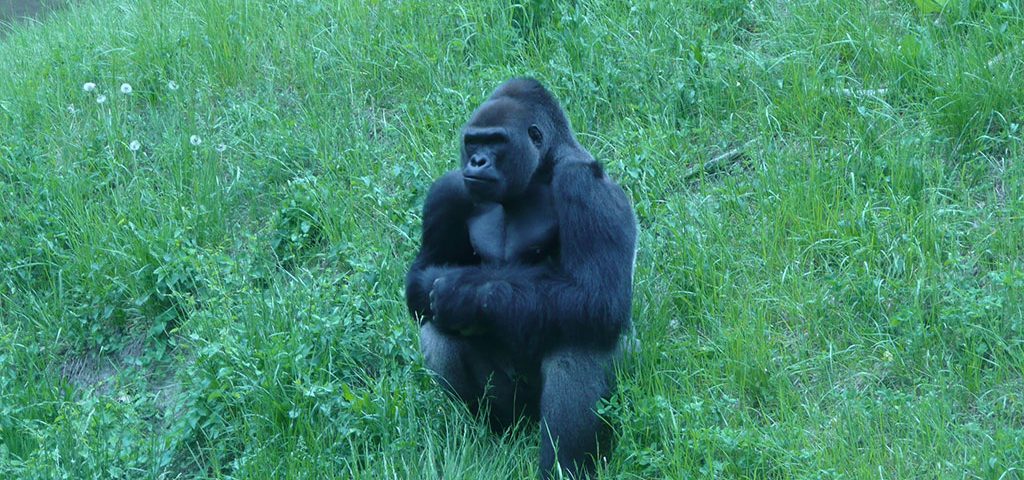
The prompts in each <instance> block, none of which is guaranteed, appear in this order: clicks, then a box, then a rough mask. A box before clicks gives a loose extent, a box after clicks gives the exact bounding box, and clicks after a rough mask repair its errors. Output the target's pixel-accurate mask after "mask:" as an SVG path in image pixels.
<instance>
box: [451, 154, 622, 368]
mask: <svg viewBox="0 0 1024 480" xmlns="http://www.w3.org/2000/svg"><path fill="white" fill-rule="evenodd" d="M552 190H553V193H554V203H555V208H556V210H557V212H558V223H559V241H560V249H561V251H560V261H559V264H558V265H554V266H523V265H509V266H486V265H485V266H482V267H475V268H465V269H460V270H458V271H454V272H452V273H451V275H447V276H445V277H442V280H441V281H439V282H438V284H436V285H435V287H434V305H435V307H436V312H435V313H436V315H435V318H434V322H435V324H437V325H439V326H441V327H442V328H446V329H451V330H469V329H475V328H478V327H479V328H482V329H490V330H493V331H494V332H495V333H496V334H497V336H499V338H503V339H505V340H506V341H507V342H509V343H510V344H512V345H513V346H514V347H519V348H527V349H537V348H544V347H545V346H546V345H550V344H552V343H559V344H563V343H566V342H568V343H599V344H609V343H611V342H614V341H615V340H617V338H618V336H619V335H620V334H621V333H622V332H623V330H624V329H625V328H627V327H628V325H629V315H630V308H631V305H630V302H631V298H632V270H633V255H634V251H635V247H636V222H635V219H634V217H633V213H632V210H631V208H630V205H629V201H628V200H627V198H626V195H625V193H623V191H622V189H620V188H619V187H618V186H617V185H615V184H614V183H612V182H611V181H610V180H608V179H607V177H605V176H604V172H603V171H602V170H601V167H600V165H599V164H598V163H596V162H594V161H593V160H589V156H588V158H587V159H586V160H584V159H579V160H577V159H573V160H570V161H568V162H564V163H561V164H559V165H558V166H556V167H555V174H554V178H553V181H552Z"/></svg>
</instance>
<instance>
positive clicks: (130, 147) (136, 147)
mask: <svg viewBox="0 0 1024 480" xmlns="http://www.w3.org/2000/svg"><path fill="white" fill-rule="evenodd" d="M140 148H142V144H141V143H139V141H138V140H132V143H129V144H128V150H131V151H133V152H137V151H139V149H140Z"/></svg>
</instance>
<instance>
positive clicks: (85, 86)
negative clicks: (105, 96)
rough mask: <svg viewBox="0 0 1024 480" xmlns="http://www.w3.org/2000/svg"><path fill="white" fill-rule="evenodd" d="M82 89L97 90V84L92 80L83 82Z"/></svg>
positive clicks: (87, 90)
mask: <svg viewBox="0 0 1024 480" xmlns="http://www.w3.org/2000/svg"><path fill="white" fill-rule="evenodd" d="M82 90H84V91H86V92H91V91H93V90H96V84H95V83H92V82H85V83H83V84H82Z"/></svg>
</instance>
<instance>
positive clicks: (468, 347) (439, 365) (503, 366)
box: [420, 322, 537, 432]
mask: <svg viewBox="0 0 1024 480" xmlns="http://www.w3.org/2000/svg"><path fill="white" fill-rule="evenodd" d="M420 349H421V351H422V352H423V358H424V360H425V363H426V365H427V368H429V369H430V370H431V371H432V372H434V374H435V376H436V378H437V381H438V382H439V383H440V384H441V385H443V386H444V387H445V388H447V389H448V391H449V392H451V393H452V394H454V395H455V396H456V397H458V398H459V399H460V400H462V401H463V402H465V403H466V405H467V406H469V409H470V411H471V412H473V413H474V414H477V413H479V412H480V411H486V412H488V422H489V424H490V427H491V429H492V430H494V431H496V432H503V431H505V430H507V429H508V428H509V427H511V426H512V425H514V424H515V422H516V420H517V419H518V417H519V415H520V414H522V413H530V412H529V410H530V408H529V405H530V403H536V399H535V397H536V396H537V395H536V394H532V397H534V399H533V401H532V402H531V392H530V389H529V388H528V387H527V386H526V385H525V384H523V383H522V382H521V381H519V379H518V375H517V374H516V372H515V371H514V369H513V368H512V362H511V361H510V360H509V357H508V355H507V354H506V353H504V352H503V351H502V349H501V348H499V347H498V346H497V345H494V344H493V342H489V341H487V339H486V338H484V337H479V336H460V335H452V334H448V333H445V332H443V331H441V330H439V329H437V328H436V327H434V326H433V325H432V324H431V323H430V322H427V323H425V324H423V326H421V327H420Z"/></svg>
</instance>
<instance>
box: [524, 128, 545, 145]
mask: <svg viewBox="0 0 1024 480" xmlns="http://www.w3.org/2000/svg"><path fill="white" fill-rule="evenodd" d="M526 133H527V134H528V135H529V136H530V140H531V141H533V144H534V145H535V146H536V147H537V148H540V146H541V144H542V143H544V134H543V133H541V132H540V128H538V127H537V126H536V125H530V128H528V129H526Z"/></svg>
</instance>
